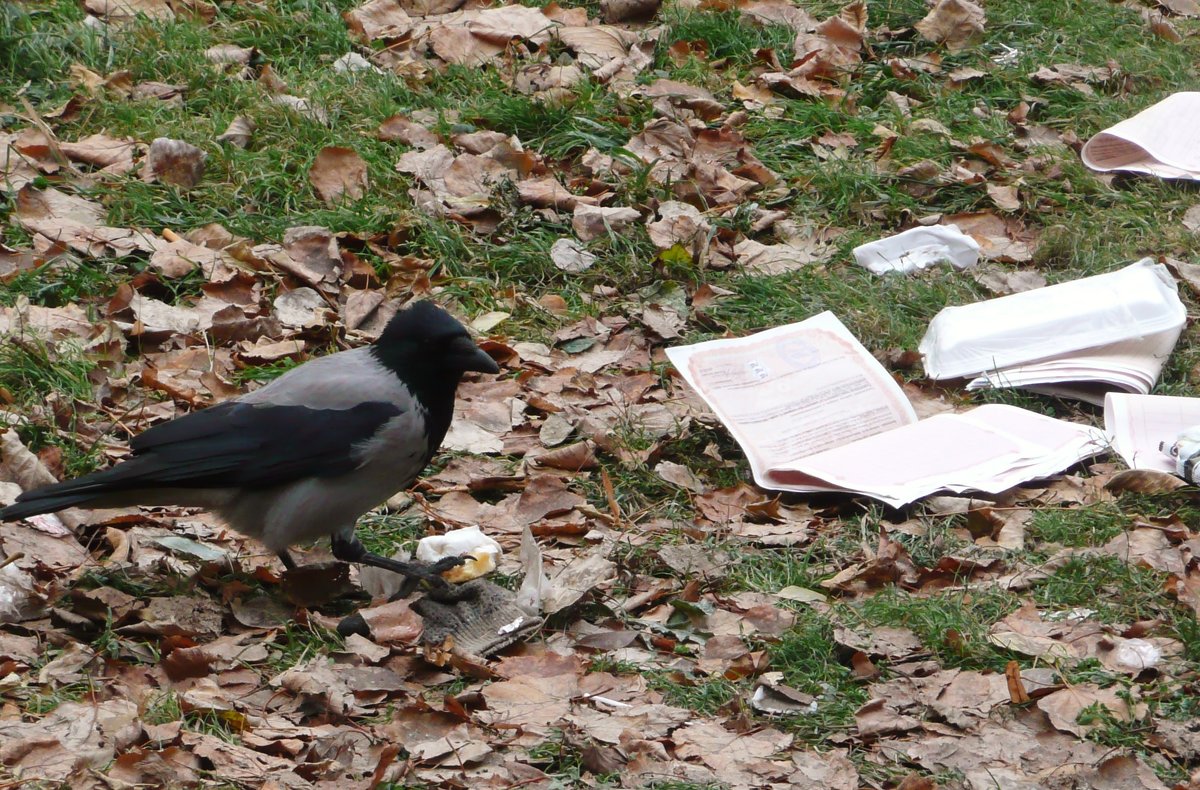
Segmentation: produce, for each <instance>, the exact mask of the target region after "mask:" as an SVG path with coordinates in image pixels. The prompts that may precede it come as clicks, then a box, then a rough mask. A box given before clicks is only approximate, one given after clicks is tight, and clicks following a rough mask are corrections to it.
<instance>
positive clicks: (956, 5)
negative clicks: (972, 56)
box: [914, 0, 987, 52]
mask: <svg viewBox="0 0 1200 790" xmlns="http://www.w3.org/2000/svg"><path fill="white" fill-rule="evenodd" d="M986 21H987V20H986V19H985V18H984V11H983V9H982V8H980V7H979V6H978V5H976V4H975V3H972V2H970V0H938V3H937V5H935V6H934V7H933V8H932V9H931V10H930V12H929V13H928V14H926V16H925V18H924V19H922V20H921V21H920V22H918V23H917V24H916V25H914V27H916V29H917V32H918V33H920V34H921V35H922V36H924V37H925V38H927V39H928V40H930V41H933V42H936V43H938V44H944V45H945V47H946V49H948V50H950V51H951V52H960V51H962V50H964V49H966V48H967V47H968V46H970V45H971V44H972V43H973V42H974V41H975V40H976V39H977V38H979V37H980V36H982V35H983V26H984V23H985V22H986Z"/></svg>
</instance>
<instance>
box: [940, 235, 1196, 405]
mask: <svg viewBox="0 0 1200 790" xmlns="http://www.w3.org/2000/svg"><path fill="white" fill-rule="evenodd" d="M1186 318H1187V311H1186V309H1185V308H1184V306H1183V303H1182V302H1181V301H1180V300H1179V294H1178V292H1177V286H1176V284H1175V280H1174V278H1172V277H1171V274H1170V272H1168V271H1167V268H1166V267H1165V266H1163V265H1162V264H1159V263H1155V262H1154V261H1153V260H1152V259H1150V258H1143V259H1142V260H1140V261H1138V262H1137V263H1134V264H1131V265H1129V266H1126V267H1125V268H1123V269H1118V270H1117V271H1114V272H1109V273H1108V274H1101V275H1096V276H1094V277H1085V278H1083V279H1080V280H1073V281H1071V282H1066V283H1061V284H1059V285H1051V286H1046V287H1044V288H1037V289H1034V290H1032V291H1024V292H1022V293H1018V294H1013V295H1011V296H1004V297H1001V298H999V299H989V300H987V301H983V302H976V303H974V304H969V305H964V306H961V307H947V308H945V309H943V310H942V311H941V312H940V313H938V314H937V315H936V316H934V319H933V321H931V322H930V324H929V330H928V331H927V332H926V333H925V337H924V338H923V339H922V340H921V345H920V351H921V354H922V357H923V359H924V362H925V371H926V373H928V374H929V376H930V377H931V378H935V379H947V378H959V377H969V378H971V381H970V382H969V383H968V384H967V388H968V389H983V388H986V387H1022V388H1025V389H1030V390H1034V391H1036V392H1041V393H1044V394H1049V395H1059V396H1064V397H1071V398H1078V399H1080V400H1084V401H1087V402H1089V403H1094V404H1096V405H1100V404H1102V403H1103V402H1104V395H1105V393H1106V392H1108V391H1111V390H1121V391H1125V392H1134V393H1143V394H1144V393H1147V392H1149V391H1150V390H1151V389H1152V388H1153V387H1154V383H1155V382H1156V381H1157V380H1158V376H1159V374H1160V373H1161V372H1162V368H1163V365H1164V364H1166V361H1167V358H1168V357H1169V356H1170V355H1171V351H1172V350H1173V349H1174V348H1175V342H1176V341H1177V340H1178V339H1179V333H1180V332H1181V331H1183V325H1184V323H1185V321H1186Z"/></svg>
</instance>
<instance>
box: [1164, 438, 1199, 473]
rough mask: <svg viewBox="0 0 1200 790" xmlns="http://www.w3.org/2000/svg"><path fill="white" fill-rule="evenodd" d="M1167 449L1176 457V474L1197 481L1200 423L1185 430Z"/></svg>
mask: <svg viewBox="0 0 1200 790" xmlns="http://www.w3.org/2000/svg"><path fill="white" fill-rule="evenodd" d="M1164 444H1165V443H1164ZM1159 446H1160V448H1161V447H1162V445H1159ZM1166 449H1167V453H1168V455H1170V456H1171V457H1172V458H1174V459H1175V474H1177V475H1179V476H1180V477H1182V478H1183V479H1184V480H1187V481H1188V482H1190V483H1195V482H1196V479H1197V477H1198V474H1197V473H1200V469H1197V461H1200V425H1193V426H1192V427H1191V428H1188V429H1186V430H1184V431H1183V432H1182V433H1180V434H1179V438H1177V439H1176V440H1175V443H1174V444H1172V445H1171V446H1170V447H1169V448H1166Z"/></svg>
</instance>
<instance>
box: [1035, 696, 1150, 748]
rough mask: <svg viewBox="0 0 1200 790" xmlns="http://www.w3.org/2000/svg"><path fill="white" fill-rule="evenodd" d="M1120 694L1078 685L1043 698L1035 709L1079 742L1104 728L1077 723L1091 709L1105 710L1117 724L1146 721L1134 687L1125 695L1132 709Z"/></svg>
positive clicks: (1102, 724)
mask: <svg viewBox="0 0 1200 790" xmlns="http://www.w3.org/2000/svg"><path fill="white" fill-rule="evenodd" d="M1120 692H1121V689H1120V688H1118V687H1116V686H1112V687H1110V688H1106V689H1102V688H1100V687H1099V686H1097V685H1095V684H1094V683H1078V684H1076V685H1074V686H1068V687H1067V688H1064V689H1061V690H1059V691H1056V692H1054V693H1053V694H1050V695H1048V696H1045V697H1042V698H1041V699H1040V700H1038V703H1037V706H1038V707H1039V708H1041V709H1042V710H1043V711H1045V712H1046V715H1047V716H1049V717H1050V722H1051V723H1052V724H1053V725H1054V726H1055V727H1057V728H1058V729H1060V730H1063V731H1064V732H1069V733H1072V734H1074V735H1077V736H1079V737H1080V738H1082V737H1084V736H1085V735H1087V734H1088V733H1089V732H1092V731H1093V730H1096V729H1099V728H1101V727H1103V726H1104V722H1103V721H1100V720H1096V721H1092V722H1090V723H1088V724H1083V723H1080V722H1079V721H1078V718H1079V714H1080V713H1082V712H1083V711H1084V709H1086V708H1089V707H1091V706H1093V705H1100V706H1102V707H1104V708H1107V709H1108V711H1109V712H1110V713H1111V714H1112V715H1113V717H1114V718H1116V719H1117V720H1118V721H1126V722H1128V721H1133V720H1135V719H1141V718H1145V716H1146V714H1147V713H1148V708H1147V707H1146V705H1145V703H1142V702H1139V701H1138V697H1139V693H1138V687H1137V686H1134V687H1132V688H1130V689H1129V692H1128V693H1129V694H1130V695H1132V698H1133V700H1134V703H1133V705H1130V703H1129V702H1127V701H1126V700H1125V699H1123V698H1122V696H1121V693H1120Z"/></svg>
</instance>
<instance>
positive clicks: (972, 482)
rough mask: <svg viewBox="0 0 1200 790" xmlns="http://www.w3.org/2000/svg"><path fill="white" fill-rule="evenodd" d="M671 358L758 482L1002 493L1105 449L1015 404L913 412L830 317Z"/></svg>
mask: <svg viewBox="0 0 1200 790" xmlns="http://www.w3.org/2000/svg"><path fill="white" fill-rule="evenodd" d="M667 356H668V358H669V359H670V360H671V362H672V364H674V365H675V367H676V368H678V370H679V372H680V373H681V375H682V376H683V378H684V380H686V381H687V382H688V384H689V385H691V386H692V388H693V389H695V390H696V392H698V393H699V394H700V396H701V397H702V398H704V400H705V401H706V402H707V403H708V405H709V406H710V407H711V408H712V410H713V411H714V412H715V413H716V415H717V416H718V417H719V418H720V419H721V421H722V422H723V423H724V424H725V426H726V427H727V428H728V429H729V432H730V433H731V434H732V435H733V437H734V438H735V439H736V440H737V442H738V444H740V445H741V447H742V450H743V451H744V452H745V453H746V457H747V458H748V460H749V462H750V469H751V472H752V473H753V475H754V480H755V482H757V483H758V484H759V485H761V486H763V487H764V488H771V489H776V490H782V491H812V492H817V491H845V492H852V493H859V494H865V495H867V496H870V497H874V498H875V499H879V500H881V501H883V502H886V503H888V504H891V505H895V506H900V505H904V504H907V503H909V502H912V501H914V500H917V499H919V498H921V497H923V496H926V495H928V494H932V493H934V492H936V491H955V492H961V491H968V490H976V491H986V492H990V493H998V492H1000V491H1003V490H1005V489H1008V488H1011V487H1012V486H1014V485H1016V484H1018V483H1021V482H1024V481H1026V480H1030V479H1033V478H1038V477H1045V476H1047V475H1051V474H1054V473H1056V472H1059V471H1061V470H1063V469H1065V468H1066V467H1068V466H1071V465H1072V464H1074V463H1076V462H1078V461H1080V460H1083V459H1084V458H1087V457H1090V456H1092V455H1095V454H1096V453H1099V452H1102V451H1104V449H1105V448H1106V446H1107V442H1106V439H1105V437H1104V435H1103V434H1102V433H1101V432H1100V431H1098V430H1096V429H1093V428H1090V427H1089V426H1086V425H1078V424H1075V423H1070V422H1065V421H1063V420H1056V419H1053V418H1051V417H1046V416H1043V415H1040V414H1036V413H1034V412H1031V411H1027V410H1025V409H1019V408H1016V407H1015V406H981V407H979V408H976V409H973V410H971V411H969V412H966V413H963V414H945V415H939V416H936V417H931V418H929V419H927V420H921V421H918V420H917V417H916V413H915V412H914V411H913V408H912V404H910V403H909V402H908V399H907V398H906V397H905V396H904V392H903V390H901V389H900V386H899V385H898V384H897V383H896V382H895V380H894V379H892V377H891V376H890V375H889V374H888V372H887V371H886V370H884V369H883V366H882V365H880V364H879V363H878V362H877V361H876V360H875V358H874V357H872V356H871V354H870V353H869V352H868V351H867V350H866V349H865V348H863V346H862V344H861V343H859V342H858V340H857V339H855V337H854V336H853V335H852V334H851V333H850V331H849V330H848V329H846V327H845V326H843V325H842V323H841V322H840V321H839V320H838V319H837V318H836V317H835V316H834V315H833V314H832V313H828V312H826V313H821V314H820V315H817V316H814V317H812V318H810V319H808V320H806V321H801V322H799V323H796V324H790V325H788V326H783V327H778V328H776V329H771V330H768V331H766V332H761V333H759V334H757V335H752V336H750V337H746V338H738V339H733V340H714V341H710V342H708V343H699V344H697V345H692V346H682V347H677V348H669V349H667Z"/></svg>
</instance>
